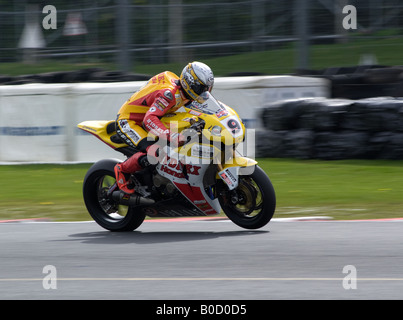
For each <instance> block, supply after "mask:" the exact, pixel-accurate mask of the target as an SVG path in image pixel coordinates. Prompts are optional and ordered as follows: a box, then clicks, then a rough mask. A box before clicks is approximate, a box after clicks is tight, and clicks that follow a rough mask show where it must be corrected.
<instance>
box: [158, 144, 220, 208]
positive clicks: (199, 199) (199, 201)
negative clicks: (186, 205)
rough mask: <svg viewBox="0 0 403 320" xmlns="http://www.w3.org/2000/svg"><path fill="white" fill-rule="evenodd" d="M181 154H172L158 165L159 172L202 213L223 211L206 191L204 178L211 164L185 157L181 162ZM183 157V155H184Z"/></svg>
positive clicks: (199, 159)
mask: <svg viewBox="0 0 403 320" xmlns="http://www.w3.org/2000/svg"><path fill="white" fill-rule="evenodd" d="M180 156H181V155H180V154H178V153H175V152H172V151H171V154H170V155H166V156H165V157H164V159H163V161H161V162H160V163H158V164H157V167H156V169H157V172H158V173H159V174H160V175H161V176H163V177H166V178H168V179H169V180H171V181H172V183H173V184H174V185H175V187H176V188H177V189H178V190H179V191H180V192H181V193H182V194H183V195H184V196H185V197H186V198H187V199H188V200H189V201H190V202H191V203H192V204H193V205H194V206H195V207H196V208H198V209H199V210H200V211H201V212H203V213H205V214H206V215H212V214H218V213H220V211H221V207H220V204H219V201H218V200H217V199H212V198H211V197H210V196H209V195H208V194H207V192H206V191H205V188H204V185H203V177H204V176H205V173H206V170H207V169H208V167H209V166H210V162H207V161H202V159H201V158H198V157H192V156H185V159H183V158H182V159H183V160H184V161H179V159H181V158H180ZM182 156H183V155H182Z"/></svg>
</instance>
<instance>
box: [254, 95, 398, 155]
mask: <svg viewBox="0 0 403 320" xmlns="http://www.w3.org/2000/svg"><path fill="white" fill-rule="evenodd" d="M261 119H262V121H263V127H264V129H263V130H260V131H259V132H257V133H256V135H257V138H256V141H257V142H258V145H257V156H260V157H277V158H284V157H286V158H300V159H328V160H336V159H403V99H400V98H393V97H379V98H367V99H360V100H351V99H325V98H309V99H295V100H286V101H279V102H276V103H271V104H268V105H266V106H265V107H264V108H262V110H261Z"/></svg>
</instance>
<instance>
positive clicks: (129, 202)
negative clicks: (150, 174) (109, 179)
mask: <svg viewBox="0 0 403 320" xmlns="http://www.w3.org/2000/svg"><path fill="white" fill-rule="evenodd" d="M112 199H113V200H115V201H117V202H119V204H122V205H124V206H129V207H134V206H140V205H152V204H154V203H155V201H154V200H153V199H148V198H143V197H141V196H139V195H137V194H134V195H130V194H127V193H124V192H123V191H120V190H118V191H113V192H112Z"/></svg>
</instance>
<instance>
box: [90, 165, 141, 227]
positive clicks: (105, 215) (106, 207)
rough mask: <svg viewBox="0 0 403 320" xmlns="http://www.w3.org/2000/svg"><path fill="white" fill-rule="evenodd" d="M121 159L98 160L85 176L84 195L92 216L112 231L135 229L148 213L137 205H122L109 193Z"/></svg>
mask: <svg viewBox="0 0 403 320" xmlns="http://www.w3.org/2000/svg"><path fill="white" fill-rule="evenodd" d="M118 162H119V160H112V159H106V160H101V161H98V162H96V163H95V164H94V165H93V166H92V167H91V168H90V169H89V170H88V172H87V174H86V176H85V178H84V185H83V197H84V202H85V206H86V207H87V210H88V212H89V214H90V215H91V217H92V218H93V219H94V220H95V222H96V223H98V224H99V225H100V226H101V227H103V228H105V229H107V230H110V231H133V230H135V229H137V228H138V227H139V226H140V225H141V224H142V223H143V221H144V219H145V217H146V215H145V213H143V212H142V211H139V210H136V208H135V207H127V206H123V205H120V204H119V203H118V202H117V201H115V200H112V199H111V197H109V196H108V195H107V192H108V190H109V188H110V187H111V186H112V185H113V184H114V183H115V182H116V179H115V173H114V167H115V165H116V164H117V163H118Z"/></svg>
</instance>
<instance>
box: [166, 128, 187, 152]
mask: <svg viewBox="0 0 403 320" xmlns="http://www.w3.org/2000/svg"><path fill="white" fill-rule="evenodd" d="M186 141H187V139H186V137H185V136H184V135H183V134H181V133H178V132H170V133H169V142H170V144H171V146H172V147H174V148H177V147H181V146H183V145H184V144H185V143H186Z"/></svg>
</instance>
